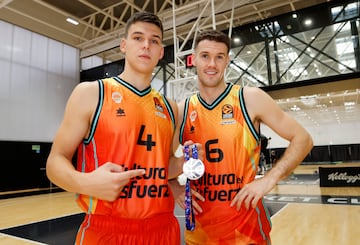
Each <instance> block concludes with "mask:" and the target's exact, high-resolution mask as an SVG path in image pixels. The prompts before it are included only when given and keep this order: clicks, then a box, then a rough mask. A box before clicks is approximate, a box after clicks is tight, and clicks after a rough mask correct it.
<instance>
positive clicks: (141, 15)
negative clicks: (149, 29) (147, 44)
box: [125, 11, 164, 38]
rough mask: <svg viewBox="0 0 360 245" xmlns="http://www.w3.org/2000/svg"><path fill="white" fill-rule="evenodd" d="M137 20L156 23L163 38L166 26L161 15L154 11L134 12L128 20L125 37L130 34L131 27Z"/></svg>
mask: <svg viewBox="0 0 360 245" xmlns="http://www.w3.org/2000/svg"><path fill="white" fill-rule="evenodd" d="M136 22H146V23H150V24H154V25H156V26H157V27H159V28H160V30H161V38H162V37H163V36H164V28H163V24H162V22H161V20H160V19H159V17H158V16H157V15H155V14H153V13H150V12H145V11H144V12H136V13H135V14H133V15H132V16H131V17H130V18H129V19H128V20H127V22H126V26H125V37H126V36H127V35H128V31H129V28H130V26H131V25H132V24H135V23H136Z"/></svg>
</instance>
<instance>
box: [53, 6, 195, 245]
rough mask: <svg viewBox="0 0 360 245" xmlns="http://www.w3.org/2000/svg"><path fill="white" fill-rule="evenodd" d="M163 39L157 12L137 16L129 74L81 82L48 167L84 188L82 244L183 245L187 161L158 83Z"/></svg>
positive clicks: (129, 37)
mask: <svg viewBox="0 0 360 245" xmlns="http://www.w3.org/2000/svg"><path fill="white" fill-rule="evenodd" d="M162 37H163V26H162V23H161V21H160V19H159V18H158V17H157V16H156V15H154V14H151V13H147V12H137V13H135V14H134V15H133V16H131V17H130V19H129V20H128V22H127V25H126V27H125V37H124V38H123V39H121V42H120V50H121V51H122V52H123V53H124V55H125V67H124V70H123V72H122V73H121V74H120V75H119V76H116V77H113V78H107V79H101V80H98V81H93V82H83V83H80V84H79V85H77V86H76V87H75V89H74V90H73V92H72V94H71V95H70V98H69V100H68V103H67V106H66V109H65V115H64V119H63V122H62V123H61V125H60V128H59V130H58V132H57V134H56V137H55V139H54V142H53V145H52V149H51V152H50V155H49V157H48V161H47V167H46V171H47V175H48V177H49V179H50V180H51V181H52V182H54V183H55V184H56V185H58V186H59V187H61V188H63V189H64V190H66V191H69V192H74V193H77V203H78V204H79V206H80V207H81V209H82V210H83V211H84V212H85V213H86V215H85V219H84V220H83V222H82V224H81V225H80V228H79V230H78V233H77V236H76V241H75V244H77V245H78V244H82V245H101V244H105V245H113V244H114V245H117V244H127V245H139V244H150V245H159V244H174V245H178V244H180V227H179V224H178V221H177V219H176V217H175V216H174V197H173V194H172V192H171V191H170V189H169V187H168V179H169V178H174V177H176V176H177V175H179V174H180V173H181V171H182V165H183V162H184V159H183V158H181V157H180V158H176V157H175V156H174V154H173V152H174V151H173V147H172V143H173V135H174V132H175V125H176V121H177V113H178V111H177V106H176V103H175V102H174V101H171V100H169V99H167V98H165V97H164V96H162V95H160V93H159V92H157V91H155V90H154V89H153V88H151V79H152V72H153V70H154V68H155V66H156V65H157V64H158V62H159V60H160V59H161V58H162V56H163V52H164V48H163V46H162ZM187 144H189V145H191V144H192V142H188V143H187ZM199 147H200V146H199ZM76 150H77V153H78V157H77V169H75V167H74V166H73V165H72V157H73V155H74V154H75V152H76Z"/></svg>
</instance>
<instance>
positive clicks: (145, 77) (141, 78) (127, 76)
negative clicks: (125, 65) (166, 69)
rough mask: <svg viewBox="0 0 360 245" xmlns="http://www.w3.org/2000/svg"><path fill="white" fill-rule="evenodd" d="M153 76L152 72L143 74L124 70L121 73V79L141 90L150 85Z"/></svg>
mask: <svg viewBox="0 0 360 245" xmlns="http://www.w3.org/2000/svg"><path fill="white" fill-rule="evenodd" d="M151 76H152V75H151V74H141V73H134V72H129V71H124V72H122V73H121V74H120V75H119V77H120V79H122V80H124V81H125V82H127V83H129V84H131V85H132V86H134V87H135V88H136V89H138V90H139V91H142V90H144V89H146V88H148V87H149V86H150V83H151Z"/></svg>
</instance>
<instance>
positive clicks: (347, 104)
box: [344, 101, 355, 106]
mask: <svg viewBox="0 0 360 245" xmlns="http://www.w3.org/2000/svg"><path fill="white" fill-rule="evenodd" d="M353 105H355V102H354V101H351V102H344V106H353Z"/></svg>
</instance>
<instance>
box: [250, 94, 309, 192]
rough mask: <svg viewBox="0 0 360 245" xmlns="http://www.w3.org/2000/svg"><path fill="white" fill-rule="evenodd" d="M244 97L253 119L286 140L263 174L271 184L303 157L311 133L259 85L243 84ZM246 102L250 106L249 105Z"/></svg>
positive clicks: (307, 147) (290, 169) (281, 177)
mask: <svg viewBox="0 0 360 245" xmlns="http://www.w3.org/2000/svg"><path fill="white" fill-rule="evenodd" d="M245 101H246V106H247V108H248V111H250V113H252V112H253V115H251V117H252V118H254V121H255V123H264V124H265V125H267V126H268V127H269V128H271V129H272V130H273V131H274V132H275V133H276V134H278V135H279V136H280V137H282V138H283V139H286V140H287V141H288V142H289V146H288V147H287V149H286V150H285V152H284V155H283V157H282V158H281V159H280V160H279V162H278V163H279V165H276V166H275V167H274V168H273V169H272V170H271V171H269V172H268V173H267V176H266V178H267V179H269V181H271V184H272V186H274V185H275V184H276V183H277V182H278V181H280V180H281V179H283V178H285V177H287V176H288V175H289V174H291V172H292V171H293V170H294V169H295V168H296V167H297V166H298V165H299V164H300V163H301V162H302V161H303V160H304V158H305V157H306V155H307V154H308V153H309V151H310V150H311V148H312V146H313V142H312V138H311V136H310V134H309V133H308V132H307V131H306V130H305V129H304V128H303V127H302V126H301V125H300V124H299V123H298V122H297V121H296V120H295V119H294V118H292V117H291V116H290V115H289V114H287V113H285V112H284V111H283V110H281V108H280V107H279V106H278V105H277V104H276V102H275V101H274V100H273V99H272V98H271V97H270V96H269V95H268V94H267V93H265V92H264V91H263V90H261V89H259V88H246V89H245ZM248 106H249V107H248Z"/></svg>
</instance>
